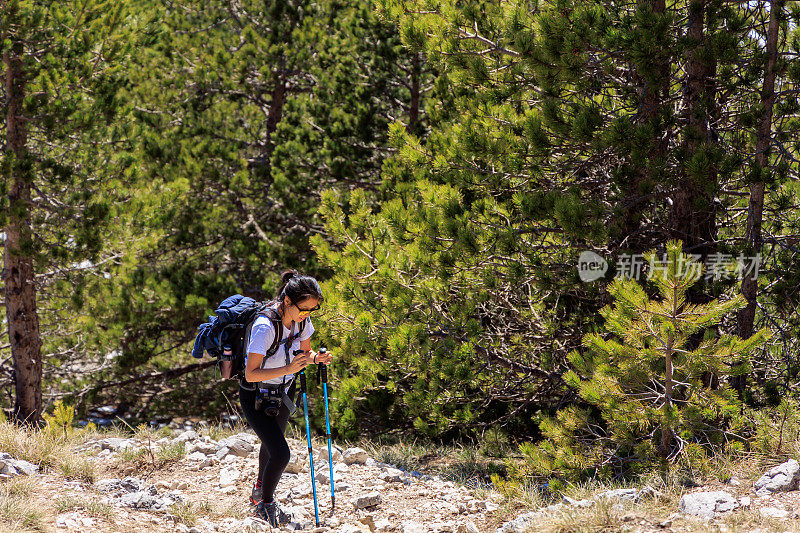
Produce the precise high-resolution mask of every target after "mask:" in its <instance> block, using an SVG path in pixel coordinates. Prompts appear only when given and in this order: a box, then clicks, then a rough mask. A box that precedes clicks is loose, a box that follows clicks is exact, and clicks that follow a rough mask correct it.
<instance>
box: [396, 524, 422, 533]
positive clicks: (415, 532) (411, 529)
mask: <svg viewBox="0 0 800 533" xmlns="http://www.w3.org/2000/svg"><path fill="white" fill-rule="evenodd" d="M400 531H401V532H402V533H427V532H428V528H427V527H425V526H423V525H422V524H419V523H417V522H411V521H408V522H403V523H402V524H401V525H400Z"/></svg>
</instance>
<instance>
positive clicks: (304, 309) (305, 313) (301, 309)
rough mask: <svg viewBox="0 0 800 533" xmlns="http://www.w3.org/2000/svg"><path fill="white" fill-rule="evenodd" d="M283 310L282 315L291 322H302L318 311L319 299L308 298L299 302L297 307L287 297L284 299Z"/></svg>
mask: <svg viewBox="0 0 800 533" xmlns="http://www.w3.org/2000/svg"><path fill="white" fill-rule="evenodd" d="M283 308H284V309H285V311H284V314H285V315H286V316H287V317H288V318H289V319H290V320H292V321H293V322H302V321H303V320H305V319H306V318H308V317H309V316H310V315H311V313H313V312H314V311H316V310H317V309H319V298H316V297H314V296H308V297H307V298H306V299H305V300H301V301H300V302H298V303H297V305H295V304H293V303H292V301H291V300H290V299H289V297H288V296H286V297H284V300H283Z"/></svg>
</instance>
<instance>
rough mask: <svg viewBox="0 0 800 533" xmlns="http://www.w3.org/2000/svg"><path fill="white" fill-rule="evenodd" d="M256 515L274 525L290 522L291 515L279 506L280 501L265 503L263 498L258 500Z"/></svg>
mask: <svg viewBox="0 0 800 533" xmlns="http://www.w3.org/2000/svg"><path fill="white" fill-rule="evenodd" d="M256 517H257V518H260V519H262V520H264V521H266V522H267V523H268V524H269V525H271V526H272V527H278V526H279V525H284V524H288V523H289V515H287V514H286V513H284V512H283V510H281V508H280V507H278V502H276V501H271V502H269V503H264V501H263V500H262V501H260V502H258V505H256Z"/></svg>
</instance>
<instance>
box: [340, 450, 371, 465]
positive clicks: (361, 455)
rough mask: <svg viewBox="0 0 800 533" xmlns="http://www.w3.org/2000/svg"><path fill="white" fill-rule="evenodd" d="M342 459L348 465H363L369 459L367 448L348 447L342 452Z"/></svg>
mask: <svg viewBox="0 0 800 533" xmlns="http://www.w3.org/2000/svg"><path fill="white" fill-rule="evenodd" d="M335 455H336V454H334V456H335ZM342 459H343V460H344V463H345V464H348V465H363V464H364V463H366V462H367V459H369V455H367V452H366V450H363V449H361V448H347V449H346V450H345V451H344V452H342Z"/></svg>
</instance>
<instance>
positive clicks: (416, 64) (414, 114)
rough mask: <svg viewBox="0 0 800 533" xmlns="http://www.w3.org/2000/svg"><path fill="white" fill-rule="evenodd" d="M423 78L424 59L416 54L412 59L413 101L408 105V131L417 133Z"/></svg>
mask: <svg viewBox="0 0 800 533" xmlns="http://www.w3.org/2000/svg"><path fill="white" fill-rule="evenodd" d="M421 78H422V58H421V57H420V54H419V53H415V54H414V57H413V58H412V59H411V100H410V102H409V104H408V126H406V131H407V132H409V133H416V129H417V124H418V123H419V100H420V82H421Z"/></svg>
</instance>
